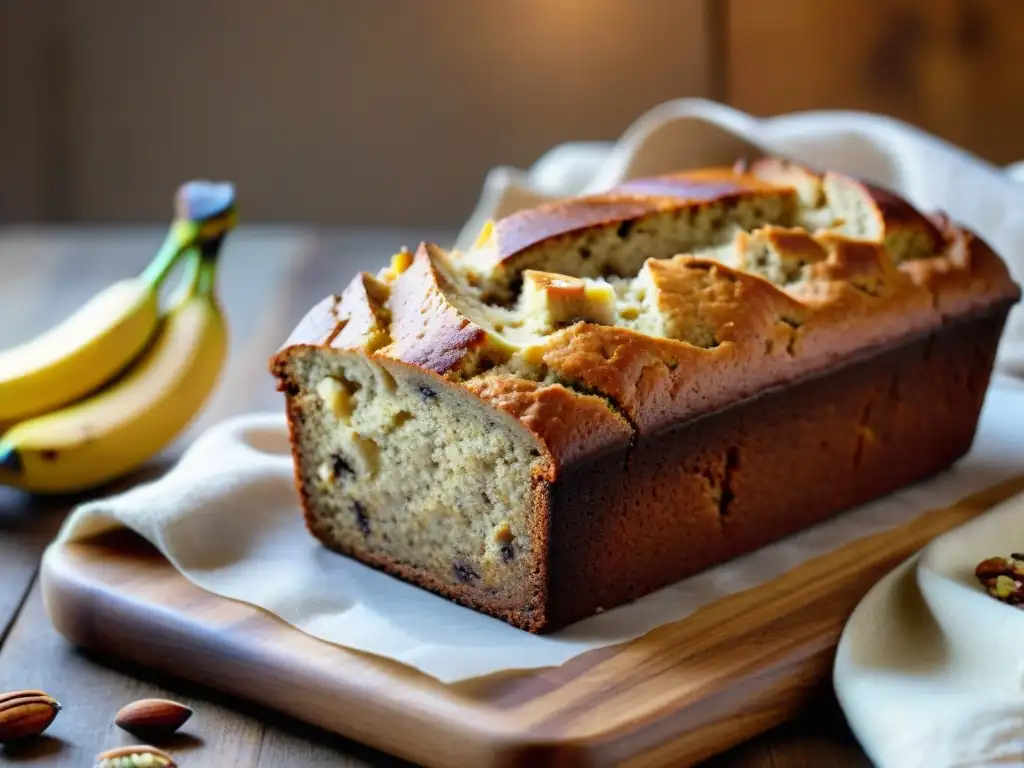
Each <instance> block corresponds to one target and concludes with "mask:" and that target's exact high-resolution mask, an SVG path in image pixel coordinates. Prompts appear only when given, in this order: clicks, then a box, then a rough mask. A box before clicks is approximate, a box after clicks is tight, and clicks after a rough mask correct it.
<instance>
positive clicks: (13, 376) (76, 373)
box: [0, 278, 160, 422]
mask: <svg viewBox="0 0 1024 768" xmlns="http://www.w3.org/2000/svg"><path fill="white" fill-rule="evenodd" d="M159 314H160V308H159V304H158V297H157V291H156V289H155V286H151V285H149V284H147V283H145V282H144V281H142V280H141V279H138V278H136V279H132V280H121V281H118V282H116V283H114V284H113V285H110V286H108V287H107V288H106V289H104V290H103V291H101V292H100V293H98V294H96V295H95V296H94V297H93V298H92V299H90V300H89V301H88V302H86V303H85V304H84V305H83V306H82V307H81V308H80V309H78V311H76V312H74V313H72V314H71V315H70V316H68V317H67V318H66V319H65V320H64V321H63V322H61V323H59V324H58V325H56V326H55V327H53V328H51V329H50V330H49V331H47V332H46V333H44V334H42V335H40V336H37V337H36V338H35V339H33V340H31V341H27V342H25V343H23V344H20V345H18V346H16V347H13V348H12V349H9V350H6V351H4V352H0V421H5V422H6V421H16V420H19V419H24V418H28V417H30V416H35V415H37V414H40V413H45V412H46V411H48V410H50V409H52V408H57V407H60V406H62V405H66V404H67V403H70V402H72V401H73V400H77V399H78V398H80V397H82V396H83V395H86V394H88V393H89V392H92V391H93V390H95V389H97V388H99V387H100V386H102V385H103V384H104V383H106V382H107V381H109V380H110V379H112V378H114V377H115V376H116V375H117V374H118V373H119V372H120V371H122V370H123V369H124V368H125V367H126V366H127V365H128V364H129V363H130V362H131V361H132V360H133V359H134V358H135V357H136V356H137V355H138V354H139V353H140V352H141V351H142V349H143V347H145V346H146V343H147V342H148V341H149V340H150V338H151V337H152V335H153V332H154V331H155V330H156V326H157V319H158V317H159Z"/></svg>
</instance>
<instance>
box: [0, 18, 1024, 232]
mask: <svg viewBox="0 0 1024 768" xmlns="http://www.w3.org/2000/svg"><path fill="white" fill-rule="evenodd" d="M680 96H703V97H708V98H712V99H717V100H720V101H724V102H727V103H730V104H732V105H735V106H737V107H739V108H741V109H744V110H748V111H751V112H754V113H756V114H762V115H767V114H774V113H780V112H787V111H792V110H802V109H821V108H851V109H865V110H871V111H878V112H885V113H888V114H892V115H895V116H897V117H900V118H902V119H905V120H909V121H911V122H913V123H915V124H917V125H920V126H921V127H923V128H925V129H927V130H929V131H932V132H935V133H937V134H938V135H940V136H942V137H944V138H947V139H949V140H951V141H954V142H956V143H958V144H961V145H963V146H965V147H966V148H968V149H970V150H972V151H974V152H977V153H978V154H980V155H982V156H983V157H985V158H987V159H989V160H992V161H995V162H999V163H1003V162H1009V161H1012V160H1018V159H1024V2H1020V1H1019V0H293V1H292V2H286V1H285V0H176V1H175V2H166V1H165V2H160V1H158V0H150V1H148V2H138V0H136V1H135V2H133V1H132V0H0V223H2V222H150V221H154V222H163V221H165V220H166V216H167V211H168V203H169V195H170V193H171V190H173V188H174V186H175V185H176V184H177V183H178V182H179V181H181V180H182V179H184V178H188V177H192V176H207V177H211V176H212V177H220V178H230V179H232V180H234V181H236V182H237V183H238V185H239V188H240V190H241V193H242V195H243V198H244V203H245V215H246V218H247V220H249V221H266V222H278V221H289V222H314V223H325V224H339V225H344V224H381V225H384V224H400V225H413V226H422V225H428V226H445V227H449V226H452V227H454V226H457V225H459V224H460V223H461V222H462V221H463V220H464V218H465V216H466V215H467V214H468V213H469V211H470V210H471V208H472V205H473V204H474V202H475V201H476V199H477V195H478V193H479V190H480V185H481V183H482V181H483V177H484V174H485V173H486V171H487V169H488V168H490V167H492V166H494V165H498V164H510V165H516V166H520V167H525V166H528V165H529V164H530V163H532V162H533V161H534V160H535V159H537V157H538V156H539V155H540V154H542V153H543V152H544V151H545V150H546V149H548V148H549V147H551V146H552V145H554V144H557V143H560V142H563V141H569V140H585V139H603V140H611V139H614V138H616V137H617V136H618V135H619V134H620V133H621V132H622V131H623V130H624V129H625V128H626V127H627V126H628V125H629V124H630V122H632V121H633V120H634V119H635V118H636V117H637V116H638V115H639V114H641V113H642V112H643V111H645V110H646V109H648V108H650V107H652V106H654V105H655V104H657V103H659V102H661V101H664V100H667V99H671V98H675V97H680Z"/></svg>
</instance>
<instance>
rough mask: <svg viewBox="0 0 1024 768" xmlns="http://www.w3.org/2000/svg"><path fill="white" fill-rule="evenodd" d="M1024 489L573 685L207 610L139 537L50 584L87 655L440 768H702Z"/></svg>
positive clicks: (205, 596)
mask: <svg viewBox="0 0 1024 768" xmlns="http://www.w3.org/2000/svg"><path fill="white" fill-rule="evenodd" d="M1022 490H1024V476H1022V477H1018V478H1014V479H1012V480H1009V481H1006V482H1004V483H1001V484H1000V485H998V486H995V487H993V488H989V489H987V490H985V491H982V492H980V493H977V494H974V495H972V496H970V497H968V498H966V499H964V500H962V501H961V502H959V503H957V504H955V505H953V506H951V507H948V508H945V509H939V510H934V511H931V512H928V513H926V514H924V515H922V516H920V517H919V518H918V519H916V520H914V521H913V522H911V523H909V524H907V525H905V526H903V527H901V528H898V529H895V530H892V531H888V532H886V533H882V534H879V535H875V536H872V537H870V538H866V539H863V540H861V541H858V542H855V543H853V544H850V545H848V546H846V547H844V548H842V549H840V550H838V551H836V552H833V553H831V554H829V555H826V556H823V557H820V558H818V559H816V560H813V561H810V562H807V563H805V564H804V565H801V566H799V567H797V568H795V569H794V570H792V571H791V572H789V573H788V574H786V575H785V576H783V577H781V578H779V579H776V580H774V581H772V582H770V583H769V584H767V585H765V586H762V587H759V588H756V589H753V590H750V591H748V592H744V593H740V594H736V595H733V596H731V597H729V598H726V599H724V600H721V601H718V602H716V603H713V604H711V605H709V606H707V607H705V608H703V609H701V610H700V611H698V612H697V613H695V614H693V615H691V616H690V617H688V618H686V619H684V620H682V621H679V622H676V623H675V624H671V625H668V626H665V627H662V628H661V629H658V630H656V631H654V632H652V633H650V634H648V635H646V636H644V637H642V638H640V639H638V640H635V641H633V642H630V643H627V644H624V645H621V646H617V647H613V648H606V649H602V650H598V651H593V652H590V653H587V654H584V655H583V656H580V657H577V658H576V659H573V660H572V661H570V662H569V663H567V664H565V665H564V666H562V667H559V668H553V669H545V670H540V671H535V672H529V673H519V674H513V675H499V676H492V677H488V678H483V679H476V680H472V681H469V682H466V683H460V684H455V685H448V686H446V685H443V684H441V683H439V682H437V681H436V680H434V679H433V678H430V677H427V676H425V675H423V674H421V673H419V672H417V671H415V670H412V669H410V668H407V667H404V666H402V665H399V664H397V663H394V662H391V661H387V660H383V659H379V658H376V657H373V656H370V655H366V654H362V653H358V652H353V651H347V650H345V649H343V648H339V647H337V646H334V645H330V644H328V643H325V642H322V641H319V640H316V639H314V638H312V637H309V636H308V635H305V634H302V633H301V632H299V631H298V630H295V629H293V628H291V627H289V626H288V625H286V624H285V623H283V622H281V621H280V620H278V619H276V618H275V617H273V616H271V615H270V614H267V613H265V612H263V611H261V610H259V609H257V608H253V607H250V606H248V605H245V604H242V603H237V602H234V601H231V600H227V599H224V598H221V597H217V596H215V595H212V594H209V593H207V592H204V591H203V590H201V589H199V588H198V587H195V586H193V585H192V584H191V583H190V582H188V581H187V580H186V579H184V578H183V577H182V576H181V575H180V574H179V573H178V572H177V571H175V570H174V569H173V568H172V567H171V566H170V565H169V564H168V563H167V562H166V561H165V560H164V559H163V558H162V557H161V556H160V555H159V554H158V553H157V552H156V551H155V550H153V549H151V548H150V547H149V546H148V545H147V544H146V543H145V542H143V541H142V540H141V539H139V538H137V537H134V536H133V535H130V534H124V533H121V534H117V535H114V536H106V537H104V538H102V539H96V540H93V541H90V542H88V543H78V544H73V545H67V546H58V545H54V546H51V548H50V549H49V551H48V552H47V554H46V557H45V558H44V561H43V570H42V584H43V593H44V597H45V601H46V605H47V610H48V611H49V613H50V616H51V618H52V620H53V623H54V626H55V627H56V628H57V630H58V631H59V632H61V633H62V634H63V635H64V636H65V637H66V638H67V639H68V640H69V641H71V642H72V643H74V644H76V645H79V646H83V647H87V648H92V649H95V650H99V651H103V652H106V653H110V654H113V655H116V656H120V657H123V658H126V659H130V660H132V661H135V662H137V663H140V664H143V665H146V666H149V667H152V668H156V669H160V670H162V671H164V672H167V673H170V674H172V675H176V676H179V677H182V678H186V679H189V680H192V681H197V682H201V683H203V684H205V685H208V686H212V687H214V688H218V689H221V690H223V691H225V692H228V693H231V694H234V695H236V696H240V697H243V698H247V699H251V700H254V701H256V702H258V703H260V704H263V705H266V706H268V707H271V708H273V709H276V710H278V711H281V712H283V713H285V714H288V715H291V716H293V717H297V718H300V719H302V720H305V721H307V722H309V723H313V724H315V725H318V726H321V727H323V728H326V729H328V730H331V731H334V732H336V733H339V734H342V735H344V736H347V737H349V738H352V739H355V740H358V741H362V742H364V743H366V744H369V745H371V746H374V747H376V748H378V749H381V750H383V751H386V752H390V753H392V754H395V755H398V756H400V757H404V758H406V759H408V760H411V761H413V762H416V763H420V764H423V765H426V766H438V767H444V768H448V767H449V766H450V767H451V768H456V767H457V768H466V767H467V766H472V767H473V768H490V767H491V766H513V765H516V766H519V765H523V766H536V767H537V768H541V767H542V766H563V767H565V768H568V767H570V766H606V765H618V766H629V767H630V768H640V767H641V766H643V767H644V768H648V767H650V768H653V767H654V766H670V765H671V766H680V765H687V764H691V763H693V762H696V761H699V760H701V759H703V758H706V757H709V756H711V755H713V754H716V753H718V752H721V751H724V750H726V749H728V748H729V747H731V746H733V745H734V744H736V743H738V742H740V741H742V740H745V739H747V738H749V737H751V736H753V735H755V734H757V733H760V732H762V731H765V730H767V729H769V728H771V727H773V726H775V725H778V724H780V723H782V722H783V721H785V720H786V719H788V718H789V717H790V716H791V715H793V714H794V713H795V712H796V711H797V710H798V709H799V708H800V707H801V705H802V704H803V703H804V702H805V701H807V699H808V698H809V697H810V696H811V695H812V694H813V693H814V691H815V689H816V688H818V687H819V686H821V685H823V684H827V683H828V681H829V680H830V676H831V664H832V658H833V653H834V650H835V647H836V643H837V641H838V639H839V634H840V632H841V630H842V627H843V624H844V622H845V619H846V617H847V615H848V614H849V613H850V611H851V610H852V609H853V608H854V606H855V605H856V604H857V602H858V601H859V600H860V598H861V597H862V596H863V595H864V594H865V593H866V592H867V590H868V589H870V588H871V586H872V585H874V584H875V582H876V581H878V579H880V578H881V577H882V576H883V575H884V574H885V573H887V572H888V571H889V570H890V569H892V568H893V567H895V566H896V565H897V564H899V563H900V562H901V561H902V560H904V559H905V558H907V557H908V556H909V555H911V554H912V553H914V552H915V551H917V550H919V549H920V548H921V547H922V546H924V545H925V544H926V543H927V542H928V541H929V540H930V539H932V538H933V537H935V536H936V535H938V534H941V533H943V532H944V531H947V530H949V529H951V528H953V527H955V526H957V525H960V524H961V523H963V522H965V521H967V520H969V519H971V518H973V517H975V516H976V515H978V514H980V513H982V512H984V511H985V510H987V509H989V508H991V507H992V506H994V505H996V504H998V503H999V502H1001V501H1003V500H1005V499H1007V498H1009V497H1010V496H1012V495H1014V494H1016V493H1018V492H1020V491H1022Z"/></svg>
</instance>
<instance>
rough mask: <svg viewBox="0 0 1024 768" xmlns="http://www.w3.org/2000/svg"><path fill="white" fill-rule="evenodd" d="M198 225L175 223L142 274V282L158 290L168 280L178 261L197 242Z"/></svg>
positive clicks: (180, 221)
mask: <svg viewBox="0 0 1024 768" xmlns="http://www.w3.org/2000/svg"><path fill="white" fill-rule="evenodd" d="M195 237H196V225H195V224H194V223H193V222H191V221H182V220H179V221H175V222H174V223H173V224H172V225H171V228H170V229H169V230H168V232H167V237H165V238H164V242H163V244H162V245H161V246H160V250H159V251H157V254H156V256H154V257H153V260H152V261H151V262H150V263H149V266H148V267H146V269H145V271H144V272H143V273H142V280H143V281H144V282H146V283H147V284H148V285H149V286H150V287H151V288H154V289H155V288H158V287H160V285H161V284H162V283H163V281H164V280H166V279H167V275H169V274H170V273H171V270H172V269H173V268H174V265H175V264H177V263H178V259H180V258H181V256H182V254H183V253H185V251H187V250H188V249H189V247H190V246H191V245H192V243H193V242H194V241H195Z"/></svg>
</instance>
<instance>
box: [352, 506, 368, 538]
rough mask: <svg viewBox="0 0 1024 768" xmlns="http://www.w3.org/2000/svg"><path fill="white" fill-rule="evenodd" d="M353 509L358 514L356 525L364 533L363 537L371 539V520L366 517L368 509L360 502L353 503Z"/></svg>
mask: <svg viewBox="0 0 1024 768" xmlns="http://www.w3.org/2000/svg"><path fill="white" fill-rule="evenodd" d="M352 508H353V509H354V510H355V513H356V525H358V526H359V530H360V531H362V533H363V536H365V537H366V538H370V518H368V517H367V516H366V507H364V506H363V505H362V504H360V503H359V502H358V501H354V502H352Z"/></svg>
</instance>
